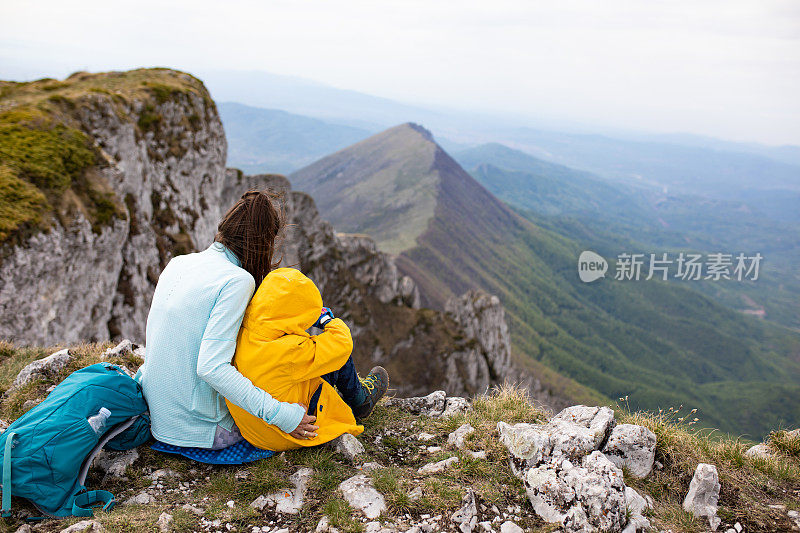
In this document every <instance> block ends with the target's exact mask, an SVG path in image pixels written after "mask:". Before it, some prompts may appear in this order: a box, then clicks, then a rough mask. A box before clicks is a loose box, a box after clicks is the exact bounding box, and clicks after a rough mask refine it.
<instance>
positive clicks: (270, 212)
mask: <svg viewBox="0 0 800 533" xmlns="http://www.w3.org/2000/svg"><path fill="white" fill-rule="evenodd" d="M273 200H274V196H273V195H271V194H270V193H268V192H264V191H249V192H247V193H245V194H244V195H243V196H242V198H241V199H240V200H239V201H238V202H236V204H235V205H234V206H233V207H232V208H231V209H230V210H229V211H228V213H227V214H226V215H225V216H224V218H223V219H222V221H221V222H220V224H219V228H218V232H217V235H216V237H215V242H214V243H213V244H212V245H211V246H210V247H209V248H207V249H206V250H204V251H202V252H199V253H194V254H189V255H183V256H178V257H175V258H173V259H172V260H171V261H170V262H169V264H168V265H167V267H166V268H165V269H164V271H163V272H162V273H161V276H160V277H159V280H158V285H157V286H156V290H155V293H154V294H153V303H152V304H151V306H150V314H149V315H148V317H147V332H146V338H147V342H146V346H147V356H146V358H145V362H144V365H142V368H141V370H140V380H141V384H142V389H143V390H144V395H145V398H146V399H147V403H148V405H149V406H150V417H151V422H152V426H151V429H152V432H153V436H154V437H155V438H156V439H158V440H160V441H162V442H166V443H168V444H173V445H175V446H183V447H197V448H211V449H222V448H225V447H227V446H230V445H233V444H236V443H237V442H239V441H240V440H241V439H242V437H241V434H240V433H239V431H238V429H237V428H236V426H235V425H234V423H233V418H232V417H231V415H230V413H229V412H228V408H227V406H226V405H225V398H227V399H228V400H230V401H231V402H232V403H234V404H236V405H238V406H240V407H241V408H242V409H244V410H246V411H247V412H248V413H250V414H252V415H253V416H256V417H258V418H260V419H262V420H264V421H266V422H267V423H269V424H273V425H275V426H277V427H278V428H280V429H281V430H282V431H284V432H286V433H288V434H290V435H291V436H292V437H294V438H296V439H310V438H313V437H315V436H316V435H317V433H316V431H317V429H319V428H318V427H317V426H316V425H314V422H315V421H316V417H314V416H310V415H308V414H306V409H305V407H304V406H302V405H299V404H291V403H285V402H279V401H277V400H275V399H273V398H272V396H270V395H269V394H267V393H266V392H265V391H264V390H262V389H260V388H258V387H256V386H254V385H253V384H252V383H251V382H250V381H249V380H248V379H247V378H245V377H244V376H243V375H242V374H240V373H239V372H238V371H237V370H236V368H234V367H233V366H232V365H231V360H232V359H233V355H234V350H235V347H236V336H237V334H238V333H239V326H240V325H241V322H242V316H243V315H244V311H245V308H246V307H247V304H248V302H249V301H250V298H251V297H252V296H253V292H254V290H255V288H256V287H257V286H258V285H259V284H260V283H261V281H262V280H263V279H264V277H265V276H266V275H267V274H268V273H269V271H270V270H272V268H273V267H274V266H275V265H273V263H272V260H273V255H274V250H275V238H276V236H277V235H278V233H279V231H280V230H281V227H282V225H283V221H282V218H281V214H280V213H279V212H278V210H277V209H276V208H275V205H274V203H273Z"/></svg>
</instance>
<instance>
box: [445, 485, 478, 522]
mask: <svg viewBox="0 0 800 533" xmlns="http://www.w3.org/2000/svg"><path fill="white" fill-rule="evenodd" d="M462 503H463V505H462V506H461V508H459V509H458V510H457V511H456V512H455V513H453V515H452V516H451V517H450V519H451V520H452V521H453V522H455V523H456V524H458V529H459V531H461V532H462V533H471V532H472V530H473V529H475V526H476V525H477V524H478V506H477V505H476V503H475V493H474V492H473V491H472V489H467V494H466V495H465V496H464V499H463V500H462Z"/></svg>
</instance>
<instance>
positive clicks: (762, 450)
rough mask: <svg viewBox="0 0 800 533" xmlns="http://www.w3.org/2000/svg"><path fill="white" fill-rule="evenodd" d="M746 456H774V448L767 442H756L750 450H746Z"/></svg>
mask: <svg viewBox="0 0 800 533" xmlns="http://www.w3.org/2000/svg"><path fill="white" fill-rule="evenodd" d="M744 456H745V457H749V458H750V459H756V458H758V459H767V458H769V457H771V456H772V450H771V449H770V447H769V446H767V445H766V444H763V443H762V444H756V445H755V446H751V447H750V448H748V450H747V451H746V452H744Z"/></svg>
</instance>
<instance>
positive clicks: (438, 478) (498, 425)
mask: <svg viewBox="0 0 800 533" xmlns="http://www.w3.org/2000/svg"><path fill="white" fill-rule="evenodd" d="M51 353H52V354H53V355H50V356H49V357H48V358H47V359H46V360H45V361H41V359H42V358H43V357H45V356H48V355H49V354H51ZM142 355H143V351H142V350H141V349H137V347H136V346H135V345H132V344H130V343H125V344H122V345H119V346H117V347H114V346H112V345H107V344H106V345H82V346H75V347H70V348H68V349H65V350H61V351H56V350H38V349H15V348H14V347H12V346H10V345H6V344H2V345H0V386H1V387H3V389H5V390H6V392H5V394H4V397H3V400H2V403H1V404H0V417H1V418H2V419H3V420H5V421H11V420H13V419H14V418H16V417H18V416H20V415H21V414H22V413H24V412H25V411H26V410H27V409H29V408H31V407H32V406H34V405H36V404H37V403H38V402H39V401H41V399H42V398H44V397H45V396H46V394H47V393H48V390H49V389H50V388H51V387H52V386H53V385H54V384H56V383H58V382H59V381H60V380H61V379H63V377H65V376H66V375H67V374H68V373H69V372H71V371H73V370H75V369H77V368H81V367H83V366H86V365H88V364H91V363H94V362H98V361H100V360H109V361H112V362H114V363H117V364H122V365H125V366H126V367H127V368H128V369H130V370H135V369H136V368H137V366H138V365H139V364H141V362H142V359H141V356H142ZM31 363H32V364H31ZM692 417H693V413H688V414H685V415H684V414H681V413H677V412H675V410H667V411H666V412H660V413H630V412H629V411H627V410H626V409H624V402H623V406H617V408H616V409H611V408H609V407H606V406H602V407H591V406H588V407H587V406H572V407H568V408H566V409H564V410H563V411H561V412H560V413H558V414H556V415H555V416H552V415H551V414H550V413H547V412H546V411H544V410H542V409H540V408H538V407H537V406H536V405H534V404H533V403H532V402H530V401H529V400H528V399H527V398H526V396H525V395H524V394H522V393H521V392H520V391H518V390H515V389H508V388H506V389H498V390H492V391H489V392H487V393H486V394H483V395H479V396H477V397H475V398H473V399H472V400H470V401H468V400H466V399H463V398H459V397H447V396H446V395H445V394H444V393H443V392H438V393H433V394H431V395H429V396H427V397H423V398H404V399H397V398H392V399H389V400H387V401H384V402H383V403H382V404H381V405H379V406H378V407H377V408H376V411H375V413H374V414H373V415H372V416H371V417H370V419H369V420H368V421H367V423H366V424H365V427H366V430H365V432H364V433H363V434H362V435H361V436H360V437H359V438H357V439H356V438H351V437H349V436H347V437H346V438H344V439H341V440H340V441H338V442H336V443H335V445H333V446H322V447H317V448H311V449H306V450H299V451H293V452H287V453H282V454H280V455H278V456H276V457H273V458H270V459H266V460H261V461H258V462H255V463H251V464H249V465H244V466H234V467H218V466H214V467H212V466H207V465H202V464H198V463H195V462H192V461H189V460H186V459H182V458H176V457H173V456H168V455H164V454H159V453H156V452H154V451H152V450H150V449H149V447H146V446H143V447H140V448H139V449H137V450H131V451H128V452H121V453H119V452H118V453H105V452H104V453H103V454H102V455H101V456H99V457H98V458H97V460H96V461H95V464H94V466H93V468H92V470H91V472H90V476H89V478H88V479H87V486H89V487H90V488H104V489H107V490H110V491H112V492H114V493H115V494H116V495H117V499H118V502H119V504H118V505H117V507H116V508H115V509H114V510H113V511H111V512H108V513H103V512H98V513H97V516H96V517H95V518H94V519H93V520H77V519H73V520H60V521H57V520H45V521H38V522H31V523H25V518H26V517H27V516H30V515H35V514H36V512H35V510H34V509H33V508H32V507H30V506H29V505H27V504H26V503H25V502H22V501H15V502H14V509H15V512H14V515H13V516H12V517H11V518H7V519H2V521H0V529H2V530H5V531H23V532H24V531H42V532H51V531H52V532H56V531H69V532H72V531H102V530H105V531H137V532H139V531H144V530H147V531H240V532H253V533H257V532H277V531H318V532H335V531H341V532H346V531H365V532H393V531H413V532H433V531H461V532H468V531H474V532H480V531H495V532H502V533H515V532H519V531H555V530H565V531H626V532H629V533H633V532H635V531H645V530H647V531H667V530H672V531H676V532H677V531H706V530H710V529H712V528H716V529H717V530H719V531H735V532H741V531H791V530H792V529H793V528H794V529H795V530H800V514H798V513H800V434H799V433H800V431H795V432H788V431H781V432H775V433H773V434H772V436H771V437H770V439H769V440H768V441H767V442H766V443H762V444H760V445H757V446H752V444H753V443H745V442H743V441H741V440H732V439H729V438H724V437H718V436H714V435H712V436H709V435H708V434H707V433H706V432H703V431H700V430H696V429H695V428H696V427H697V424H696V423H695V420H694V419H693V418H692Z"/></svg>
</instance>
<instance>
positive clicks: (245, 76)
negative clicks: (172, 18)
mask: <svg viewBox="0 0 800 533" xmlns="http://www.w3.org/2000/svg"><path fill="white" fill-rule="evenodd" d="M198 74H200V75H201V77H202V78H203V80H205V82H206V84H207V86H208V87H209V89H210V91H211V94H212V95H213V96H214V98H215V99H216V100H217V101H232V102H239V103H242V104H247V105H250V106H257V107H263V108H269V109H281V110H284V111H288V112H290V113H296V114H300V115H306V116H309V117H316V118H319V119H322V120H324V121H327V122H330V123H334V124H343V125H348V126H354V127H357V128H361V129H364V130H369V131H370V132H373V133H374V132H378V131H381V130H382V129H385V128H386V127H389V126H392V125H394V124H398V123H401V122H408V121H411V122H416V123H420V124H423V125H424V126H425V127H427V128H428V129H429V130H431V131H434V132H435V133H436V136H437V139H438V140H439V141H440V142H443V140H444V139H447V140H448V143H446V144H444V146H445V148H446V149H448V150H453V149H454V148H456V145H457V144H460V145H462V147H467V146H476V145H479V144H484V143H488V142H499V143H502V144H504V145H507V146H509V147H511V148H515V149H519V150H522V151H524V152H527V153H530V154H532V155H534V156H536V157H539V158H541V159H544V160H546V161H550V162H554V163H559V164H562V165H566V166H569V167H572V168H576V169H582V170H587V171H590V172H593V173H595V174H598V175H600V176H603V177H605V178H611V179H615V180H620V181H626V182H631V183H641V184H650V185H652V186H655V187H658V188H663V187H667V188H668V190H669V191H670V192H675V193H680V192H683V193H691V194H703V195H711V196H712V197H715V198H725V199H738V200H746V199H748V198H750V197H752V196H758V195H757V194H756V193H755V192H754V191H773V192H771V193H770V195H769V197H768V198H767V200H766V201H763V202H762V204H763V205H770V202H772V201H774V200H777V199H780V198H781V196H782V195H783V196H785V195H786V194H787V192H788V191H791V195H790V201H791V202H792V204H793V205H794V206H795V207H798V208H800V147H796V146H783V147H772V146H766V145H760V144H756V143H736V142H728V141H723V140H719V139H712V138H708V137H703V136H697V135H688V134H669V135H667V134H664V135H652V134H645V133H638V132H629V131H610V130H608V129H606V130H603V129H602V128H600V127H597V126H587V125H576V124H570V123H566V122H564V121H558V120H553V119H547V118H544V117H534V116H525V115H524V114H517V115H514V116H512V115H505V116H500V115H491V114H485V113H484V114H481V113H476V112H470V111H459V110H450V109H441V108H436V107H433V106H421V105H412V104H407V103H402V102H397V101H394V100H391V99H387V98H381V97H376V96H372V95H368V94H364V93H360V92H358V91H352V90H346V89H339V88H335V87H331V86H328V85H325V84H322V83H317V82H314V81H310V80H305V79H302V78H297V77H291V76H280V75H275V74H270V73H266V72H257V71H252V72H242V71H230V70H216V71H203V72H198ZM600 132H602V133H600ZM266 170H269V169H266ZM742 191H745V192H744V194H742ZM796 211H800V209H796Z"/></svg>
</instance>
